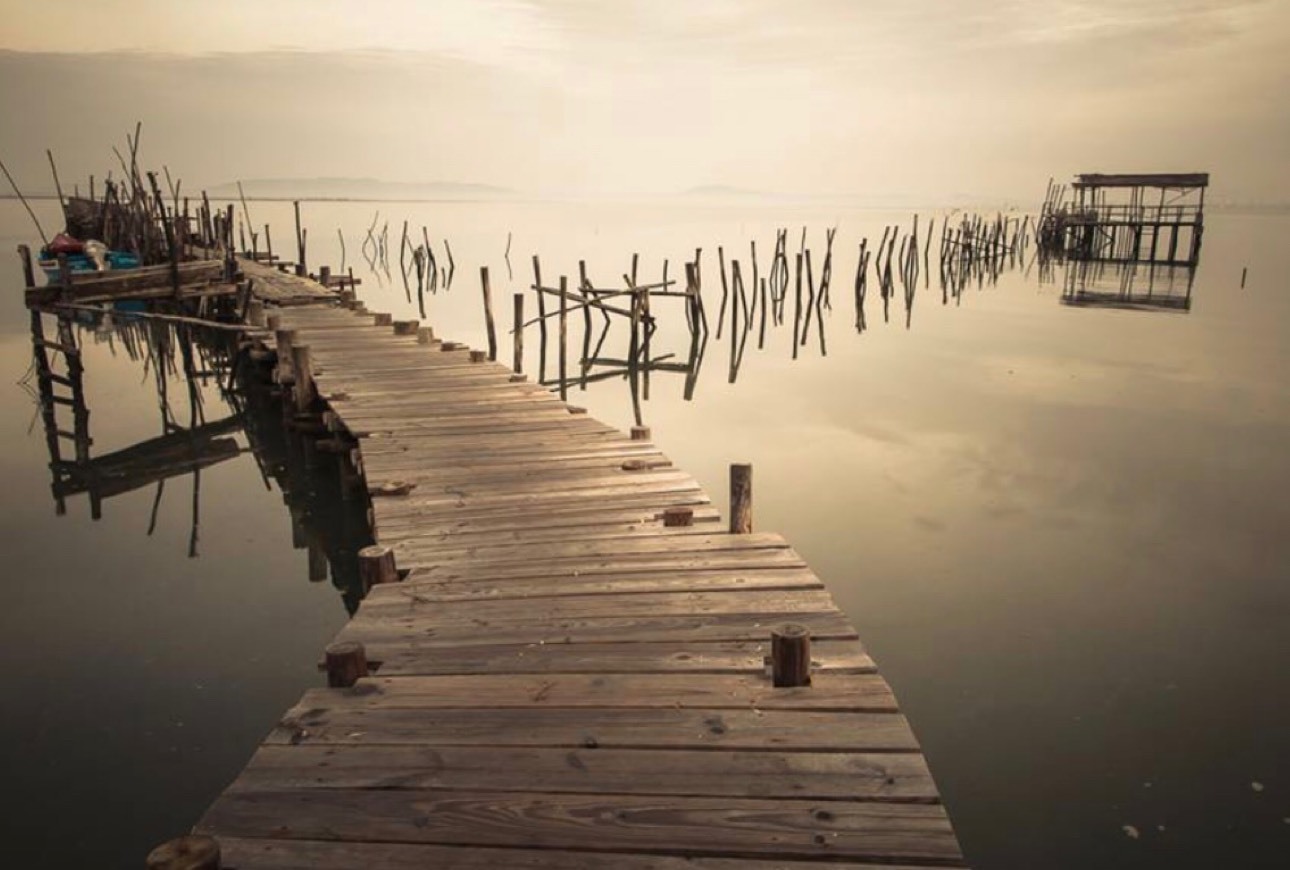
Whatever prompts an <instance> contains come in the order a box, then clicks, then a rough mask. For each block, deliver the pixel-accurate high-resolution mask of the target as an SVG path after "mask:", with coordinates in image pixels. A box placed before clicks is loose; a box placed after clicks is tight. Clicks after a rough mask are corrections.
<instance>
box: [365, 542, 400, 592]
mask: <svg viewBox="0 0 1290 870" xmlns="http://www.w3.org/2000/svg"><path fill="white" fill-rule="evenodd" d="M358 576H359V578H360V579H361V580H362V582H363V589H364V591H366V590H368V589H371V588H372V587H373V586H376V585H377V584H379V583H397V582H399V570H398V566H397V565H396V564H395V559H394V548H393V547H384V546H381V545H380V544H373V545H372V546H370V547H364V548H363V549H361V550H359V551H358Z"/></svg>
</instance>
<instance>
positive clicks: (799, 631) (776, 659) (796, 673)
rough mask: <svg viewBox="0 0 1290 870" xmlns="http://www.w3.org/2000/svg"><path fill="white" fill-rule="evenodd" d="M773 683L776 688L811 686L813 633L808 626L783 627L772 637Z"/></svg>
mask: <svg viewBox="0 0 1290 870" xmlns="http://www.w3.org/2000/svg"><path fill="white" fill-rule="evenodd" d="M770 660H771V682H772V683H774V685H775V687H776V688H790V687H793V686H809V685H810V684H811V632H810V630H809V629H807V628H806V626H803V625H797V624H795V623H790V624H788V625H781V626H780V627H779V628H776V629H775V630H774V631H772V632H771V635H770Z"/></svg>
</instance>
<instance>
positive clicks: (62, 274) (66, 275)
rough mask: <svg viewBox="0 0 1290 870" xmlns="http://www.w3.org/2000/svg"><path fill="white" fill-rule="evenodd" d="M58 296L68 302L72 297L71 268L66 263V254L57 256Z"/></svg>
mask: <svg viewBox="0 0 1290 870" xmlns="http://www.w3.org/2000/svg"><path fill="white" fill-rule="evenodd" d="M58 284H59V287H58V295H59V296H60V297H61V298H62V299H64V300H70V299H71V295H72V266H71V264H70V263H68V262H67V255H66V254H59V255H58Z"/></svg>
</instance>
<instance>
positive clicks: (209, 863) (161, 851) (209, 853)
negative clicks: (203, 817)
mask: <svg viewBox="0 0 1290 870" xmlns="http://www.w3.org/2000/svg"><path fill="white" fill-rule="evenodd" d="M146 866H147V870H220V866H221V865H220V854H219V843H218V842H217V841H216V840H215V838H214V837H208V836H206V835H205V834H188V835H187V836H183V837H176V838H175V839H173V840H170V841H169V842H166V843H162V844H161V845H160V846H158V847H157V848H155V849H153V850H152V851H151V852H149V853H148V860H147V864H146Z"/></svg>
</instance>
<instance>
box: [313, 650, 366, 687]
mask: <svg viewBox="0 0 1290 870" xmlns="http://www.w3.org/2000/svg"><path fill="white" fill-rule="evenodd" d="M323 656H324V658H325V659H326V662H327V685H328V686H329V687H331V688H333V689H348V688H349V687H350V686H352V685H354V684H355V683H357V682H358V681H359V680H360V679H362V678H363V677H365V676H367V650H366V649H364V648H363V645H362V644H361V643H358V642H356V641H352V640H343V641H340V642H339V643H333V644H329V645H328V647H327V649H326V650H325V651H324V653H323Z"/></svg>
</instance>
